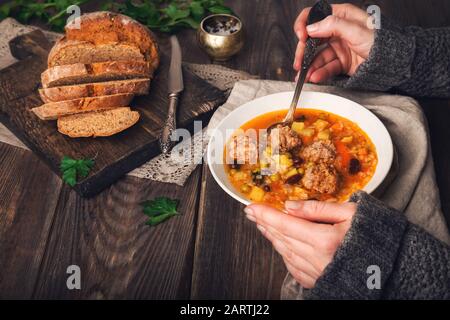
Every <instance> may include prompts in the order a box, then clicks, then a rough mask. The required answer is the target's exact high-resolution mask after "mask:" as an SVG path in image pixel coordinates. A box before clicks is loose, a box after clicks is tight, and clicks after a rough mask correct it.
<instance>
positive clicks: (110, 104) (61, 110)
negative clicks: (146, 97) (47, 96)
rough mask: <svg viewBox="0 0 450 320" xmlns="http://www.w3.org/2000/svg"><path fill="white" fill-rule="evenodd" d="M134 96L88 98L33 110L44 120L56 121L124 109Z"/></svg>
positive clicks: (48, 104)
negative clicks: (66, 117)
mask: <svg viewBox="0 0 450 320" xmlns="http://www.w3.org/2000/svg"><path fill="white" fill-rule="evenodd" d="M133 97H134V95H133V94H115V95H110V96H101V97H88V98H81V99H74V100H67V101H59V102H50V103H46V104H44V105H42V106H40V107H37V108H33V109H31V111H33V112H34V113H35V114H36V115H37V116H38V117H39V118H40V119H42V120H56V119H58V118H59V117H62V116H66V115H70V114H76V113H83V112H88V111H97V110H104V109H111V108H116V107H124V106H127V105H129V103H130V102H131V100H133Z"/></svg>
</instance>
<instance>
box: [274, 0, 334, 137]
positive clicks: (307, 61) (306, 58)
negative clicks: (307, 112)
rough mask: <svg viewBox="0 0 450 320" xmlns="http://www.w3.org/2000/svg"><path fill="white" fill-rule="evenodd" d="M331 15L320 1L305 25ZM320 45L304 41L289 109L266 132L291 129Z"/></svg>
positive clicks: (326, 4) (329, 8) (325, 4)
mask: <svg viewBox="0 0 450 320" xmlns="http://www.w3.org/2000/svg"><path fill="white" fill-rule="evenodd" d="M332 13H333V10H332V8H331V6H330V4H329V3H328V2H327V1H326V0H320V1H318V2H316V4H315V5H314V6H313V7H312V8H311V11H310V12H309V15H308V20H307V25H310V24H313V23H316V22H319V21H321V20H323V19H325V18H326V17H328V16H329V15H331V14H332ZM319 45H320V39H317V38H308V40H307V41H306V47H305V53H304V55H303V62H302V68H301V70H300V76H299V77H298V79H297V85H296V86H295V92H294V97H293V99H292V102H291V106H290V107H289V111H288V113H287V115H286V117H285V118H284V120H283V121H282V122H278V123H275V124H273V125H271V126H270V127H269V128H268V129H267V132H268V133H270V131H271V130H272V129H273V128H275V127H277V126H278V125H281V126H283V127H285V126H289V127H291V125H292V123H293V122H294V115H295V110H296V109H297V104H298V100H299V98H300V93H301V92H302V88H303V84H304V83H305V80H306V75H307V74H308V70H309V67H310V66H311V63H312V61H313V59H314V57H315V55H316V51H317V48H318V47H319Z"/></svg>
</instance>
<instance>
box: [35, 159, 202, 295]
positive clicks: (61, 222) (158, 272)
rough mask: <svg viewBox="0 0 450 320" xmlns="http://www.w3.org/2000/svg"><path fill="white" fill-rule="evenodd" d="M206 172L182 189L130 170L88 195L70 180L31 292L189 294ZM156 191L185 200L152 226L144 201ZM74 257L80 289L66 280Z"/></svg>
mask: <svg viewBox="0 0 450 320" xmlns="http://www.w3.org/2000/svg"><path fill="white" fill-rule="evenodd" d="M199 169H200V168H199ZM200 173H201V171H200V170H197V171H195V173H194V174H193V175H192V176H191V177H190V179H189V181H188V183H187V184H186V186H185V187H183V188H182V187H176V186H173V185H170V184H164V183H157V182H152V181H146V180H142V179H138V178H133V177H127V178H124V179H122V180H120V181H119V182H117V183H116V184H114V185H113V186H112V187H110V188H109V189H107V190H105V191H104V192H102V193H101V194H99V195H98V196H96V197H95V198H92V199H89V200H88V199H82V198H81V197H79V196H78V195H77V194H76V193H75V192H73V191H71V190H70V189H69V188H67V187H64V188H63V192H62V194H61V197H60V199H59V203H58V207H57V209H56V214H57V215H56V219H55V222H54V225H53V230H54V232H52V234H51V236H50V238H49V243H48V245H47V250H46V252H45V256H44V259H43V263H42V267H41V272H40V275H39V279H38V282H37V285H36V290H35V292H34V294H33V297H34V298H51V299H72V298H83V299H123V298H128V299H174V298H178V299H187V298H189V293H190V279H191V273H192V256H193V251H194V234H195V228H196V227H195V226H196V212H197V206H198V195H199V190H198V188H199V184H198V182H199V178H200ZM156 196H167V197H171V198H176V199H179V200H180V207H179V210H180V212H181V214H182V215H181V216H178V217H174V218H172V219H170V220H169V221H167V222H165V223H163V224H161V225H159V226H157V227H154V228H151V227H149V226H147V225H145V221H146V216H145V215H144V214H143V213H142V208H141V206H140V205H139V204H140V203H141V202H142V201H144V200H147V199H152V198H154V197H156ZM72 264H75V265H78V266H79V267H80V268H81V290H73V291H70V290H68V289H67V287H66V279H67V277H68V275H67V274H66V269H67V267H68V266H69V265H72Z"/></svg>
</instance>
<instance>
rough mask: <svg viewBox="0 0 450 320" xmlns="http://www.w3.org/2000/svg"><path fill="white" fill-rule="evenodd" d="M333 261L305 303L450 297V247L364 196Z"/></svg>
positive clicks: (359, 198)
mask: <svg viewBox="0 0 450 320" xmlns="http://www.w3.org/2000/svg"><path fill="white" fill-rule="evenodd" d="M351 201H354V202H356V203H357V205H358V206H357V212H356V214H355V216H354V218H353V221H352V225H351V228H350V230H349V231H348V232H347V234H346V236H345V239H344V241H343V243H342V245H341V246H340V247H339V248H338V250H337V251H336V254H335V256H334V258H333V261H332V262H331V263H330V264H329V265H328V266H327V267H326V269H325V270H324V273H323V274H322V276H321V277H320V278H319V279H318V280H317V282H316V285H315V287H314V288H313V289H311V290H309V291H308V292H307V293H306V296H305V298H306V299H450V248H449V247H448V246H446V245H445V244H444V243H442V242H440V241H439V240H437V239H435V238H433V237H432V236H431V235H430V234H428V233H426V232H425V231H424V230H422V229H420V228H419V227H417V226H414V225H412V224H410V223H409V222H408V221H407V220H406V219H405V217H404V216H403V215H402V214H401V213H399V212H397V211H395V210H393V209H390V208H388V207H386V206H385V205H384V204H383V203H382V202H380V201H378V200H376V199H375V198H373V197H371V196H369V195H367V194H366V193H363V192H358V193H356V194H355V195H353V197H352V199H351Z"/></svg>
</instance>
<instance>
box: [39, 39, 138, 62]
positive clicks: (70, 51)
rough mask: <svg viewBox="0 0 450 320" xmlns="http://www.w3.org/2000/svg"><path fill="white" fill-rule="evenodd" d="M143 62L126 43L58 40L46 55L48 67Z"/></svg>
mask: <svg viewBox="0 0 450 320" xmlns="http://www.w3.org/2000/svg"><path fill="white" fill-rule="evenodd" d="M124 60H129V61H145V59H144V55H143V54H142V53H141V52H140V50H139V48H138V47H136V46H135V45H132V44H127V43H103V44H97V45H95V44H93V43H91V42H87V41H75V40H67V39H65V37H63V38H62V39H60V40H59V41H58V42H56V44H55V45H54V46H53V48H52V49H51V50H50V53H49V55H48V67H49V68H51V67H54V66H62V65H67V64H74V63H94V62H104V61H124Z"/></svg>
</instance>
